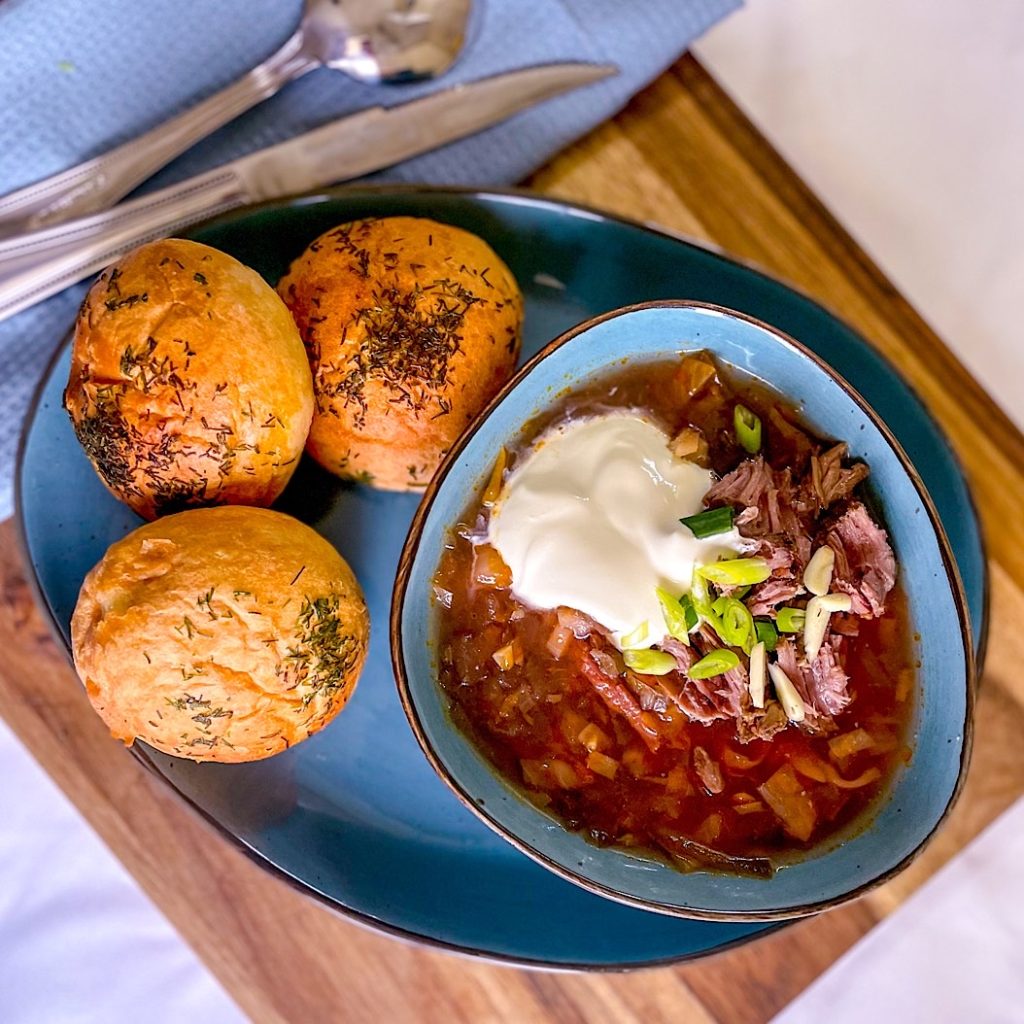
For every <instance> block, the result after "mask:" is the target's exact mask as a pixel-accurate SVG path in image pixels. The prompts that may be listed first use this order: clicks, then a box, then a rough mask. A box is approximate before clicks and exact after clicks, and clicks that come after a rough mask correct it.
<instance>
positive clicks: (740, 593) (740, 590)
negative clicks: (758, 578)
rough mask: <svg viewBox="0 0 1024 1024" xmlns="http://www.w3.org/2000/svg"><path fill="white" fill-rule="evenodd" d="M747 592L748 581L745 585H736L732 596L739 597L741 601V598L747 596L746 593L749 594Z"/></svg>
mask: <svg viewBox="0 0 1024 1024" xmlns="http://www.w3.org/2000/svg"><path fill="white" fill-rule="evenodd" d="M749 593H750V584H749V583H748V584H747V585H746V586H745V587H737V588H736V589H735V590H734V591H733V592H732V596H733V597H735V598H737V599H739V600H740V601H742V600H743V598H745V597H746V596H747V594H749Z"/></svg>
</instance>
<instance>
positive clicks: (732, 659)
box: [686, 649, 740, 679]
mask: <svg viewBox="0 0 1024 1024" xmlns="http://www.w3.org/2000/svg"><path fill="white" fill-rule="evenodd" d="M739 663H740V659H739V656H738V655H737V654H736V652H735V651H728V650H724V649H723V650H718V651H711V652H710V654H705V655H704V657H703V658H701V659H700V661H698V662H697V663H696V664H694V665H691V666H690V668H689V670H688V671H687V673H686V674H687V675H688V676H689V677H690V678H691V679H710V678H711V677H712V676H720V675H722V673H723V672H728V671H729V670H730V669H733V668H736V667H737V666H738V665H739Z"/></svg>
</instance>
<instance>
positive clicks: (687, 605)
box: [679, 594, 700, 633]
mask: <svg viewBox="0 0 1024 1024" xmlns="http://www.w3.org/2000/svg"><path fill="white" fill-rule="evenodd" d="M679 603H680V604H681V605H682V608H683V614H684V615H685V616H686V629H687V631H688V632H690V633H692V632H693V631H694V629H696V627H697V623H698V622H700V616H699V615H698V614H697V609H696V608H694V607H693V599H692V598H691V597H690V595H689V594H683V596H682V597H681V598H679Z"/></svg>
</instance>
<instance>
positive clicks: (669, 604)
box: [655, 587, 690, 644]
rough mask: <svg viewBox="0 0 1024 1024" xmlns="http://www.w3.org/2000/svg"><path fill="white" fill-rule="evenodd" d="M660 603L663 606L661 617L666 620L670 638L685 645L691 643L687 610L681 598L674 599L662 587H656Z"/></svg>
mask: <svg viewBox="0 0 1024 1024" xmlns="http://www.w3.org/2000/svg"><path fill="white" fill-rule="evenodd" d="M655 593H656V594H657V595H658V603H659V604H660V605H661V615H662V618H663V619H664V620H665V628H666V629H667V630H668V632H669V636H672V637H674V638H675V639H676V640H679V641H681V642H682V643H684V644H688V643H689V642H690V627H689V626H688V625H687V616H686V609H685V608H683V605H682V603H681V601H680V599H679V598H676V597H673V596H672V595H671V594H670V593H669V592H668V591H667V590H665V589H664V588H662V587H656V588H655Z"/></svg>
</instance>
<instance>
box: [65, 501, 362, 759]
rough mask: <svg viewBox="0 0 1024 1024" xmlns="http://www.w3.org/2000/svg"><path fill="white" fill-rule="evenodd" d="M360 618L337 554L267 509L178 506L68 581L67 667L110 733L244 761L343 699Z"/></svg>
mask: <svg viewBox="0 0 1024 1024" xmlns="http://www.w3.org/2000/svg"><path fill="white" fill-rule="evenodd" d="M369 628H370V627H369V616H368V615H367V611H366V604H365V603H364V601H363V595H362V592H361V591H360V589H359V584H358V583H357V582H356V579H355V577H354V576H353V575H352V570H351V569H349V567H348V565H347V563H346V562H345V560H344V559H343V558H342V557H341V555H339V554H338V552H337V551H335V549H334V548H333V547H332V546H331V545H330V544H329V543H328V542H327V541H326V540H324V539H323V537H321V536H320V535H319V534H318V533H316V532H315V531H314V530H312V529H310V527H308V526H305V525H304V524H302V523H300V522H299V521H298V520H297V519H292V518H291V517H290V516H286V515H283V514H282V513H280V512H272V511H270V510H268V509H258V508H243V507H239V506H235V507H226V506H225V507H220V508H204V509H192V510H190V511H187V512H180V513H178V514H177V515H170V516H166V517H165V518H162V519H158V520H157V521H156V522H153V523H148V524H146V525H145V526H141V527H140V528H139V529H137V530H135V531H134V532H133V533H130V534H129V535H128V536H127V537H125V538H124V539H123V540H119V541H118V542H117V543H115V544H113V545H112V546H111V547H110V549H109V550H108V551H107V553H106V554H105V555H104V556H103V558H102V559H101V561H100V562H99V564H98V565H97V566H96V567H95V568H94V569H93V570H92V571H91V572H90V573H89V575H88V576H86V578H85V582H84V583H83V584H82V590H81V593H80V594H79V598H78V605H77V606H76V608H75V613H74V616H73V618H72V620H71V643H72V650H73V653H74V659H75V667H76V668H77V670H78V674H79V676H80V677H81V679H82V682H83V683H84V684H85V689H86V692H87V693H88V695H89V699H90V700H91V701H92V704H93V707H95V709H96V710H97V711H98V712H99V714H100V717H102V719H103V720H104V721H105V722H106V723H107V725H108V726H109V727H110V731H111V732H112V733H113V735H114V736H115V737H116V738H117V739H120V740H123V741H124V742H125V743H126V744H128V745H131V743H132V742H134V741H135V740H136V739H141V740H144V741H145V742H146V743H149V744H150V745H151V746H154V747H156V748H157V749H158V750H162V751H164V752H165V753H168V754H177V755H179V756H181V757H188V758H191V759H192V760H195V761H254V760H257V759H259V758H263V757H269V756H270V755H271V754H276V753H278V752H279V751H281V750H285V749H286V748H288V747H290V746H292V745H294V744H295V743H299V742H301V741H302V740H304V739H306V737H307V736H311V735H312V734H313V733H315V732H317V731H318V730H319V729H322V728H323V727H324V726H325V725H326V724H327V723H328V722H329V721H330V720H331V719H332V718H333V717H334V716H335V715H336V714H337V713H338V712H339V711H340V710H341V709H342V707H343V706H344V704H345V702H346V701H347V700H348V699H349V697H350V696H351V695H352V691H353V690H354V689H355V685H356V681H357V679H358V678H359V673H360V671H361V669H362V666H363V661H364V659H365V657H366V645H367V640H368V637H369Z"/></svg>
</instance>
